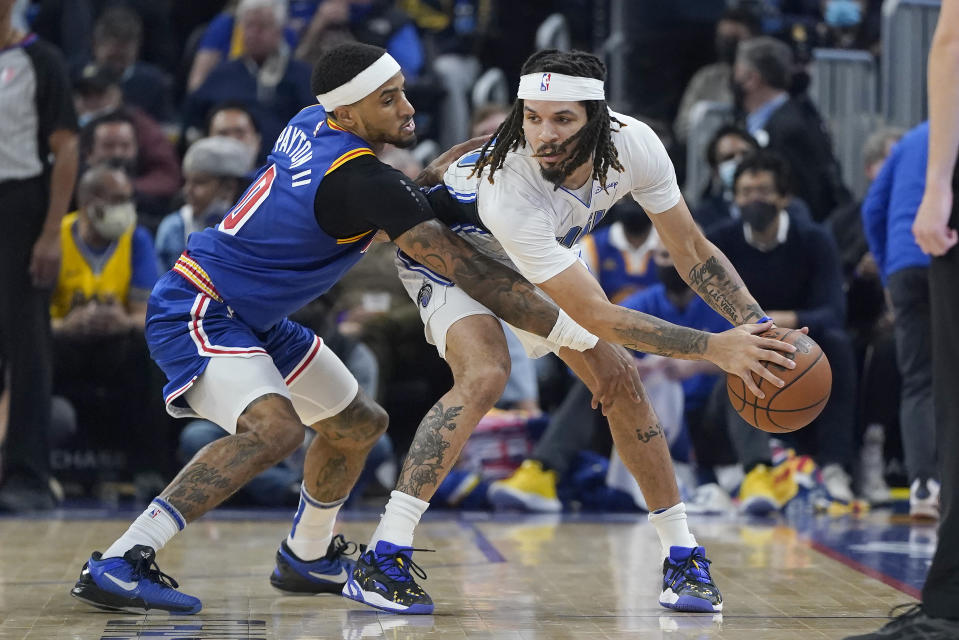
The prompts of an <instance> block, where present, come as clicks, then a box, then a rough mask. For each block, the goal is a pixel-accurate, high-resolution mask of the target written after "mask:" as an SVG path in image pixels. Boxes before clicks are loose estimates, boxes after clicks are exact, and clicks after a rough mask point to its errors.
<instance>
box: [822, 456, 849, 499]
mask: <svg viewBox="0 0 959 640" xmlns="http://www.w3.org/2000/svg"><path fill="white" fill-rule="evenodd" d="M822 483H823V485H824V486H825V487H826V493H828V494H829V497H830V498H832V499H833V500H836V501H838V502H846V503H849V502H852V501H853V500H855V498H856V496H855V495H853V492H852V478H850V477H849V474H848V473H846V471H845V470H844V469H843V468H842V465H839V464H836V463H833V464H827V465H826V466H825V467H823V468H822Z"/></svg>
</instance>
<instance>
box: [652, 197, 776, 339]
mask: <svg viewBox="0 0 959 640" xmlns="http://www.w3.org/2000/svg"><path fill="white" fill-rule="evenodd" d="M650 217H651V218H652V220H653V226H655V227H656V231H657V232H658V233H659V237H660V238H661V239H662V241H663V244H664V245H665V247H666V249H667V250H668V251H669V255H670V256H672V259H673V263H675V265H676V270H677V271H678V272H679V274H680V275H681V276H682V277H683V279H684V280H685V281H686V284H688V285H689V286H690V287H691V288H692V289H693V291H695V292H696V293H698V294H699V297H701V298H702V299H703V300H705V301H706V303H707V304H708V305H709V306H711V307H712V308H713V309H715V310H716V312H717V313H719V314H720V315H722V316H723V317H725V318H726V319H727V320H729V322H731V323H732V324H734V325H739V324H746V323H750V322H756V321H758V320H759V319H760V318H762V317H763V316H764V315H765V314H764V313H763V310H762V307H760V306H759V303H757V302H756V300H755V298H753V297H752V295H750V293H749V291H748V290H747V289H746V285H745V284H743V279H742V278H741V277H739V274H738V273H737V272H736V268H735V267H733V265H732V263H731V262H730V261H729V258H727V257H726V255H725V254H724V253H723V252H722V251H720V250H719V249H718V248H717V247H716V246H715V245H714V244H713V243H712V242H710V241H709V240H707V239H706V237H705V236H704V235H703V232H702V231H701V230H700V229H699V227H698V226H697V225H696V223H695V222H694V221H693V217H692V215H691V214H690V213H689V209H688V208H687V207H686V203H685V201H684V200H683V199H682V198H680V200H679V202H678V203H677V204H676V205H675V206H674V207H672V208H670V209H667V210H666V211H663V212H662V213H658V214H656V215H653V216H650Z"/></svg>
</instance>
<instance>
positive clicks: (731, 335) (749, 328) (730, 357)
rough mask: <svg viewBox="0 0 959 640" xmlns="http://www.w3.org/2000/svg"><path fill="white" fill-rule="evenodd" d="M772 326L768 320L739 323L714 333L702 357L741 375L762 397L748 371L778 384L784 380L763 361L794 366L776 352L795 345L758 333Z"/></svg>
mask: <svg viewBox="0 0 959 640" xmlns="http://www.w3.org/2000/svg"><path fill="white" fill-rule="evenodd" d="M773 326H774V325H773V323H772V322H764V323H762V324H743V325H739V326H738V327H733V328H732V329H729V330H727V331H723V332H722V333H717V334H715V335H713V336H712V338H711V339H710V341H709V347H708V349H707V351H706V354H705V355H706V359H707V360H709V361H711V362H713V363H715V364H716V365H717V366H718V367H719V368H721V369H722V370H723V371H725V372H727V373H732V374H734V375H737V376H739V377H740V378H742V380H743V383H744V384H745V385H746V388H747V389H749V391H750V392H751V393H752V394H753V395H755V396H756V397H757V398H765V397H766V395H765V394H764V393H763V392H762V391H760V389H759V386H758V385H757V384H756V381H755V380H754V379H753V376H752V374H756V375H757V376H759V377H760V378H765V379H766V380H768V381H769V382H770V383H771V384H773V385H775V386H776V387H782V386H783V385H784V384H785V383H784V382H783V381H782V380H781V379H780V378H778V377H777V376H776V374H774V373H773V372H772V371H770V370H769V369H768V368H766V367H765V366H764V365H763V362H771V363H773V364H777V365H779V366H781V367H783V368H785V369H793V368H795V366H796V363H795V362H793V361H792V360H790V359H789V358H787V357H786V356H784V355H782V354H781V353H779V352H780V351H783V352H786V353H795V351H796V347H794V346H793V345H791V344H789V343H787V342H783V341H782V340H777V339H776V338H763V337H761V336H759V335H758V334H760V333H763V332H765V331H768V330H770V329H772V328H773ZM805 332H808V330H807V331H804V333H805Z"/></svg>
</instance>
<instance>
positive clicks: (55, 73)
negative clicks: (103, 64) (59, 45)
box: [32, 42, 77, 145]
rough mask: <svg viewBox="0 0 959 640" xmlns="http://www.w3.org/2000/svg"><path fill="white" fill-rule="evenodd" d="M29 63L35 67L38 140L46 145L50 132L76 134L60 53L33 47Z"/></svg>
mask: <svg viewBox="0 0 959 640" xmlns="http://www.w3.org/2000/svg"><path fill="white" fill-rule="evenodd" d="M33 48H34V51H33V52H32V53H34V54H35V56H34V58H33V60H34V63H35V64H36V65H37V67H38V68H37V70H36V71H37V74H36V76H37V93H36V104H37V114H38V123H39V133H40V140H41V141H43V144H44V145H46V141H47V139H48V138H49V137H50V134H52V133H53V132H54V131H60V130H64V129H65V130H67V131H76V130H77V114H76V111H75V110H74V107H73V97H72V96H71V95H70V81H69V79H68V78H67V70H66V66H65V65H64V62H63V59H62V58H61V57H60V53H59V52H58V51H57V50H56V49H54V48H53V47H50V46H47V45H46V43H43V42H38V43H37V45H35V47H33Z"/></svg>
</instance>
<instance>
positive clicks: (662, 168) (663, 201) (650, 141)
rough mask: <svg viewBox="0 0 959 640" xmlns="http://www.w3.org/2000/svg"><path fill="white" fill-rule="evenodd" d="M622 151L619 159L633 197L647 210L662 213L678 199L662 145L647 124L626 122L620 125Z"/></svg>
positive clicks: (677, 188)
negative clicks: (629, 183)
mask: <svg viewBox="0 0 959 640" xmlns="http://www.w3.org/2000/svg"><path fill="white" fill-rule="evenodd" d="M622 133H623V141H624V144H623V145H622V147H623V150H624V151H625V153H624V154H623V157H622V158H620V161H621V162H622V163H623V164H624V165H625V167H626V172H627V173H628V174H629V176H630V178H631V180H632V185H633V186H632V190H631V194H632V196H633V199H634V200H635V201H636V202H638V203H639V205H640V206H641V207H642V208H643V209H644V210H645V211H646V212H647V213H649V214H656V213H662V212H663V211H666V210H667V209H671V208H673V207H675V206H676V203H678V202H679V198H680V192H679V185H678V184H677V183H676V171H675V169H673V162H672V160H670V159H669V155H668V154H667V153H666V147H664V146H663V143H662V142H661V141H660V139H659V137H658V136H657V135H656V134H655V133H653V130H652V129H650V128H649V126H648V125H646V124H643V123H642V122H639V121H635V122H630V123H629V125H628V126H626V127H624V128H623V129H622Z"/></svg>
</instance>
